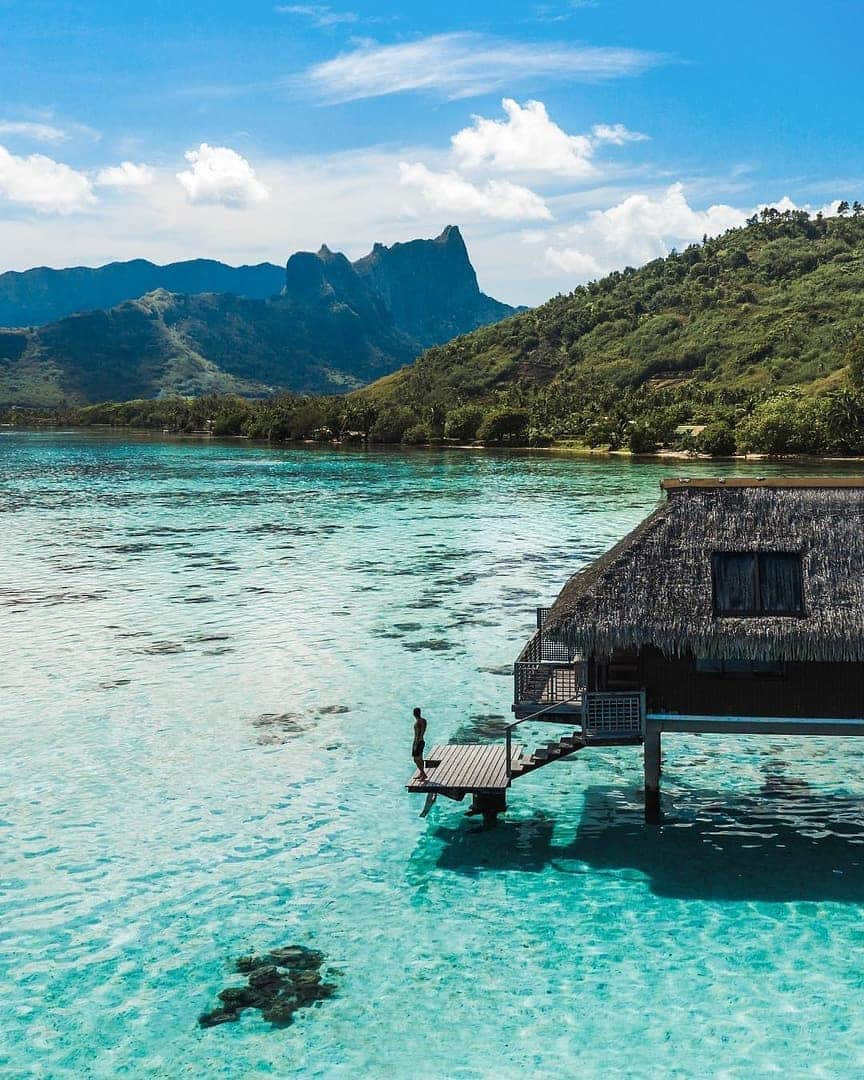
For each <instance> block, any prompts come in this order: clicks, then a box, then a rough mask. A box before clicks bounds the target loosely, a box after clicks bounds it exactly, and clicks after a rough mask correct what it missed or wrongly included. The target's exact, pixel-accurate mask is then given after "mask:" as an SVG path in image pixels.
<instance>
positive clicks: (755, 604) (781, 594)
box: [713, 551, 804, 615]
mask: <svg viewBox="0 0 864 1080" xmlns="http://www.w3.org/2000/svg"><path fill="white" fill-rule="evenodd" d="M713 572H714V613H715V614H716V615H803V613H804V595H803V589H802V585H801V556H800V554H799V553H798V552H794V551H728V552H727V551H724V552H719V551H718V552H715V554H714V558H713Z"/></svg>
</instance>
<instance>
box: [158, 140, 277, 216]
mask: <svg viewBox="0 0 864 1080" xmlns="http://www.w3.org/2000/svg"><path fill="white" fill-rule="evenodd" d="M184 157H185V158H186V160H187V161H188V162H189V164H190V165H191V166H192V168H191V169H185V170H184V171H183V172H180V173H177V179H178V180H179V181H180V183H181V185H182V186H183V189H184V191H185V192H186V198H187V199H188V200H189V202H190V203H193V204H194V205H197V206H208V205H209V206H213V205H221V206H230V207H234V208H241V207H246V206H250V205H252V204H254V203H260V202H264V201H265V200H266V199H268V198H269V197H270V192H269V190H268V189H267V188H266V187H265V186H264V184H262V183H261V181H260V180H259V179H258V178H257V177H256V175H255V170H254V169H253V168H252V166H251V165H250V164H249V162H248V161H247V160H246V158H244V157H243V156H242V155H241V154H238V153H237V151H236V150H232V149H230V147H227V146H209V145H208V144H207V143H201V145H200V146H199V147H198V149H197V150H187V151H186V153H185V155H184Z"/></svg>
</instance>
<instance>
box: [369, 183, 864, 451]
mask: <svg viewBox="0 0 864 1080" xmlns="http://www.w3.org/2000/svg"><path fill="white" fill-rule="evenodd" d="M847 214H848V215H849V216H838V217H831V218H823V217H821V216H819V215H817V216H816V217H815V218H811V217H810V216H809V215H808V214H806V213H805V212H803V211H792V212H785V213H779V212H778V211H776V210H766V211H763V213H762V214H761V215H759V216H758V217H754V218H752V219H751V221H750V223H749V224H748V225H747V226H746V227H744V228H740V229H735V230H731V231H729V232H727V233H726V234H724V235H723V236H720V237H718V238H716V239H712V240H706V241H704V242H703V243H702V244H694V245H692V246H691V247H688V248H687V249H686V250H685V251H682V252H672V253H671V254H670V255H669V256H667V257H666V258H663V259H657V260H655V261H653V262H651V263H649V264H647V265H646V266H643V267H642V268H641V269H639V270H634V269H632V268H627V269H625V270H623V271H620V272H615V273H613V274H610V275H608V277H605V278H603V279H602V280H600V281H596V282H592V283H591V284H589V285H585V286H580V287H578V288H577V289H575V290H574V291H573V292H572V293H570V294H569V295H566V296H557V297H555V298H554V299H552V300H550V301H549V302H548V303H546V304H543V305H542V306H541V307H539V308H535V309H533V310H531V311H527V312H524V313H521V314H518V315H516V316H514V317H512V318H509V319H506V320H504V321H503V322H500V323H496V324H495V325H493V326H487V327H484V328H483V329H480V330H477V331H475V332H473V333H470V334H467V335H464V336H462V337H459V338H456V339H454V340H453V341H450V342H448V343H447V344H446V345H442V346H438V347H436V348H431V349H429V350H427V351H426V352H425V353H424V354H423V355H422V356H421V357H420V358H419V359H418V360H417V361H416V362H415V363H414V364H413V365H412V366H411V367H408V368H404V369H403V370H401V371H399V372H396V373H395V374H393V375H390V376H387V377H385V378H384V379H382V380H380V381H378V382H377V383H375V384H373V385H372V386H371V387H369V388H367V389H366V390H365V391H362V392H361V393H362V395H363V396H364V397H365V398H367V399H368V400H370V401H372V402H374V403H375V404H376V405H377V406H378V407H379V409H380V408H395V407H406V406H407V407H409V408H411V409H412V410H414V411H415V412H417V413H418V414H420V413H424V411H425V413H426V414H428V415H433V416H436V417H441V416H444V418H445V419H444V424H445V425H446V424H447V422H448V420H447V418H448V417H450V416H451V415H452V414H453V413H454V410H455V409H456V408H457V407H458V408H459V409H460V411H459V412H458V414H457V415H456V418H455V420H456V422H455V423H451V425H450V426H451V428H452V429H454V430H455V428H457V427H458V428H460V430H461V433H462V435H463V437H467V436H469V435H470V434H471V432H470V427H471V423H470V417H471V416H473V417H474V418H475V419H476V418H477V417H478V416H481V417H482V415H483V413H481V412H479V411H478V410H477V409H476V408H473V406H474V405H476V404H478V403H479V404H481V405H482V406H483V407H484V412H485V413H487V414H488V412H489V409H490V407H496V406H497V407H498V409H499V411H500V410H507V409H509V410H514V409H515V410H521V411H523V412H524V414H525V417H524V420H525V423H524V424H523V427H522V430H521V431H519V430H518V429H519V423H518V418H515V419H514V418H511V420H510V421H509V424H510V434H511V435H512V437H513V438H514V439H518V438H521V437H528V438H533V439H534V440H535V441H536V440H542V439H544V438H553V439H566V438H570V439H576V440H581V441H584V442H587V443H589V444H593V445H599V444H604V443H605V444H610V445H613V446H615V445H623V444H627V443H630V445H631V446H633V448H634V449H637V450H638V449H640V448H643V446H644V448H645V449H648V448H651V446H654V445H657V444H658V443H661V444H662V443H666V444H669V443H674V442H675V441H676V439H675V436H676V429H679V428H681V427H682V426H684V425H691V426H693V425H695V426H697V427H698V426H701V425H702V424H706V423H707V424H716V423H721V424H724V425H726V426H728V427H730V428H739V429H740V431H739V441H741V442H742V443H744V444H748V445H750V446H752V447H753V448H756V447H757V444H759V439H756V440H755V441H754V440H753V439H748V434H747V432H748V429H747V428H746V427H742V425H745V424H750V427H751V428H752V426H753V424H754V423H755V419H754V417H756V419H758V416H756V414H757V413H758V411H759V410H760V409H762V410H763V413H764V410H765V408H766V407H767V406H768V404H769V403H770V402H771V401H772V399H776V400H779V401H784V400H785V398H786V397H787V396H788V397H789V398H790V399H791V401H792V404H791V406H790V408H791V410H792V411H793V412H794V411H795V409H798V408H799V406H800V408H802V409H805V412H806V408H808V407H811V406H812V408H823V407H824V402H823V401H822V400H821V399H822V398H824V397H825V395H830V393H831V392H832V391H834V392H835V396H836V394H839V393H841V392H845V390H846V388H847V387H848V386H849V385H850V384H849V380H848V378H847V375H848V373H847V370H846V369H847V367H848V363H849V355H850V350H853V349H854V346H855V343H856V341H857V340H858V339H859V338H860V337H861V336H862V335H864V212H862V209H861V207H860V205H859V204H857V203H856V204H855V207H854V210H853V211H848V210H847ZM802 395H804V396H806V397H809V398H813V397H814V396H818V397H820V403H819V405H818V406H815V405H812V403H811V406H808V405H807V404H806V403H805V404H804V405H801V399H802ZM847 405H848V402H847ZM778 408H779V406H778ZM466 418H467V420H466V423H462V421H463V419H466ZM853 419H854V417H853ZM811 421H812V417H807V416H802V420H801V422H802V423H805V424H808V423H810V422H811ZM820 422H821V421H820ZM825 422H828V421H825ZM477 423H479V421H477ZM477 423H475V424H474V426H475V428H476V426H477ZM850 423H851V421H850ZM466 425H467V426H466ZM487 426H488V425H487ZM634 429H635V432H634ZM850 430H851V428H850ZM514 432H515V434H514ZM481 434H483V432H482V431H481ZM499 434H500V436H501V438H502V439H506V438H507V434H508V430H507V423H506V422H505V424H504V428H503V429H502V430H501V431H500V432H499ZM686 434H687V433H686V432H684V433H682V432H680V431H678V432H677V437H678V441H679V442H680V441H681V438H682V436H686ZM685 441H686V440H685ZM763 441H764V440H763ZM787 441H788V440H787ZM799 441H800V440H799ZM835 442H836V440H835ZM782 443H783V440H782V439H780V440H779V443H778V444H777V446H773V447H772V448H773V449H780V450H787V449H788V450H789V451H790V452H794V451H795V450H796V449H799V448H801V447H799V446H798V445H797V444H796V440H795V438H794V437H793V438H792V440H791V442H789V445H782ZM825 449H833V450H837V451H838V452H841V451H844V452H851V450H852V449H855V447H850V446H843V445H840V444H838V445H836V446H831V447H827V446H826V447H825Z"/></svg>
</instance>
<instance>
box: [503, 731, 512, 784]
mask: <svg viewBox="0 0 864 1080" xmlns="http://www.w3.org/2000/svg"><path fill="white" fill-rule="evenodd" d="M512 737H513V729H512V726H511V725H510V724H508V725H507V738H506V740H505V743H506V749H505V751H504V755H505V761H504V768H505V770H506V776H507V779H508V780H509V779H510V752H511V751H510V746H511V740H512Z"/></svg>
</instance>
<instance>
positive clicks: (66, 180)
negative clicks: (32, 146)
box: [0, 146, 96, 214]
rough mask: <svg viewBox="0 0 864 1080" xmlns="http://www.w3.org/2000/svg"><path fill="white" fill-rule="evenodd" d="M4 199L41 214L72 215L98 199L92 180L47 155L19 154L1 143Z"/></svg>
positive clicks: (0, 180) (0, 190)
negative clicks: (11, 151) (94, 192)
mask: <svg viewBox="0 0 864 1080" xmlns="http://www.w3.org/2000/svg"><path fill="white" fill-rule="evenodd" d="M0 199H7V200H8V201H9V202H11V203H17V204H19V205H21V206H26V207H29V208H30V209H32V210H37V211H39V212H40V213H46V214H50V213H55V214H71V213H74V212H75V211H76V210H84V209H86V208H87V207H88V206H90V205H92V204H93V203H95V202H96V197H95V195H94V194H93V188H92V185H91V184H90V181H89V179H88V178H87V177H86V176H85V175H84V174H83V173H80V172H76V170H75V169H72V168H70V167H69V166H68V165H64V164H63V163H62V162H59V161H54V159H53V158H49V157H45V155H44V154H30V155H29V156H28V157H18V156H17V155H15V154H10V153H9V151H8V150H7V149H6V148H5V147H4V146H0Z"/></svg>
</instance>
